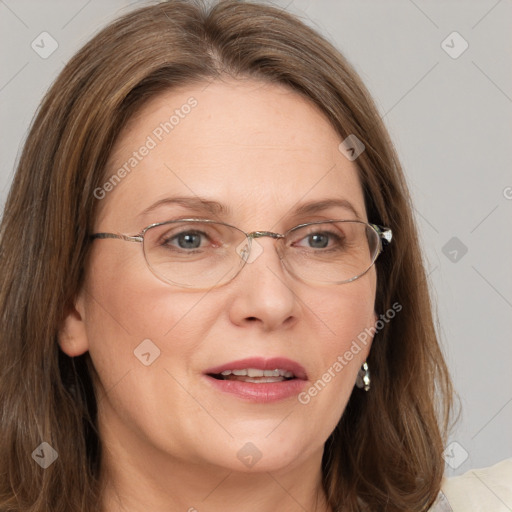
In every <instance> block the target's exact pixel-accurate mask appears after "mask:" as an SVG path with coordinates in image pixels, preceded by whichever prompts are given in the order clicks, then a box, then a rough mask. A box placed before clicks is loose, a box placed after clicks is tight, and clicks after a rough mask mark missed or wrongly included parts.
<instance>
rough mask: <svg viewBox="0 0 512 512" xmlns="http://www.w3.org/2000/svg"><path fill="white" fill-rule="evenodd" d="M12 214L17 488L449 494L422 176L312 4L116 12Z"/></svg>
mask: <svg viewBox="0 0 512 512" xmlns="http://www.w3.org/2000/svg"><path fill="white" fill-rule="evenodd" d="M1 233H2V235H1V236H2V246H1V260H2V271H1V283H2V286H1V311H2V329H1V341H0V353H1V355H0V361H1V363H0V368H1V370H0V379H1V381H0V382H1V384H0V403H1V404H2V405H1V407H2V414H1V416H0V418H1V420H0V421H1V423H0V431H1V435H0V454H1V455H2V460H3V462H4V464H3V465H2V469H1V471H2V473H1V478H0V510H2V511H3V510H12V511H29V510H30V511H43V510H44V511H47V510H52V511H70V510H73V511H75V510H76V511H78V510H79V511H84V512H85V511H93V510H94V511H97V510H104V511H107V510H108V511H121V510H123V511H137V510H152V511H157V512H158V511H163V510H166V511H168V510H189V511H194V510H198V511H202V510H223V511H229V510H235V509H236V510H240V509H242V510H244V511H252V510H258V511H266V510H269V511H270V510H285V511H295V510H310V511H343V512H345V511H359V510H372V511H373V510H389V511H405V510H418V511H419V510H428V509H429V508H431V507H432V506H433V504H434V502H435V501H436V499H437V500H438V501H437V505H435V506H437V507H438V510H441V508H439V507H445V506H448V505H446V502H445V499H444V496H443V494H440V488H441V482H442V478H443V469H444V461H443V458H442V452H443V446H444V441H445V439H446V436H447V432H448V428H449V425H450V413H451V408H452V385H451V381H450V378H449V375H448V372H447V368H446V364H445V362H444V359H443V356H442V353H441V351H440V349H439V345H438V342H437V339H436V334H435V329H434V324H433V318H432V312H431V304H430V302H429V296H428V289H427V283H426V278H425V271H424V268H423V265H422V257H421V252H420V248H419V245H418V240H417V234H416V228H415V225H414V222H413V219H412V214H411V204H410V198H409V194H408V191H407V186H406V183H405V180H404V177H403V174H402V171H401V167H400V164H399V162H398V159H397V157H396V154H395V152H394V149H393V146H392V144H391V142H390V140H389V138H388V135H387V133H386V131H385V128H384V127H383V124H382V122H381V120H380V118H379V115H378V113H377V111H376V108H375V106H374V104H373V101H372V100H371V98H370V96H369V94H368V92H367V90H366V89H365V87H364V85H363V84H362V83H361V81H360V79H359V78H358V76H357V75H356V73H355V72H354V70H353V69H352V68H351V67H350V66H349V64H348V63H347V62H346V60H345V59H344V58H343V57H342V56H341V55H340V54H339V53H338V52H337V51H336V50H335V49H334V48H333V47H332V46H330V45H329V44H328V43H327V42H326V41H325V40H324V39H323V38H321V37H320V36H319V35H318V34H317V33H315V32H314V31H312V30H311V29H310V28H308V27H306V26H305V25H304V24H302V23H301V22H300V21H298V20H297V19H295V18H294V17H292V16H290V15H289V14H287V13H285V12H283V11H280V10H278V9H275V8H271V7H268V6H262V5H257V4H249V3H238V2H235V1H223V2H220V3H218V4H217V5H215V6H213V7H211V8H206V7H205V6H202V5H200V4H197V3H191V2H181V1H169V2H165V3H161V4H159V5H155V6H151V7H145V8H142V9H139V10H137V11H134V12H132V13H130V14H128V15H126V16H124V17H123V18H121V19H119V20H118V21H116V22H114V23H113V24H111V25H110V26H108V27H107V28H106V29H104V30H103V31H101V32H100V33H99V34H98V35H96V36H95V37H94V38H93V39H92V40H91V41H90V42H89V43H88V44H87V45H86V46H85V47H84V48H83V49H82V50H81V51H80V52H79V53H78V54H77V55H76V56H75V57H74V58H73V59H72V60H71V61H70V62H69V64H68V65H67V66H66V67H65V69H64V70H63V71H62V73H61V75H60V76H59V77H58V79H57V80H56V82H55V84H54V85H53V86H52V88H51V89H50V91H49V92H48V94H47V96H46V98H45V99H44V101H43V103H42V105H41V108H40V110H39V112H38V115H37V117H36V119H35V121H34V124H33V127H32V129H31V132H30V134H29V137H28V140H27V143H26V145H25V148H24V151H23V154H22V156H21V159H20V162H19V167H18V170H17V173H16V175H15V178H14V182H13V185H12V188H11V192H10V195H9V198H8V201H7V203H6V207H5V213H4V218H3V222H2V228H1ZM443 502H444V503H445V504H444V505H443ZM446 510H449V508H446Z"/></svg>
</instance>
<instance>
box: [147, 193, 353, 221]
mask: <svg viewBox="0 0 512 512" xmlns="http://www.w3.org/2000/svg"><path fill="white" fill-rule="evenodd" d="M174 204H177V205H179V206H183V207H184V208H189V209H191V210H195V211H197V212H202V213H206V214H210V215H222V214H227V213H230V212H231V209H230V208H229V207H227V206H226V205H224V204H222V203H219V202H218V201H213V200H209V199H205V198H201V197H187V196H182V197H168V198H165V199H161V200H159V201H157V202H156V203H154V204H152V205H151V206H149V207H147V208H146V209H145V210H143V211H142V212H141V213H140V214H139V215H138V216H139V217H142V216H144V215H147V214H149V213H152V212H153V211H155V210H156V209H158V208H160V207H161V206H165V205H174ZM335 207H338V208H344V209H346V210H349V211H350V212H351V213H353V214H354V216H355V217H356V219H358V220H362V219H361V217H360V215H359V213H358V212H357V210H356V209H355V207H354V206H353V205H352V203H351V202H350V201H348V200H347V199H337V198H332V199H323V200H320V201H309V202H307V203H303V204H301V205H300V206H298V207H297V208H296V209H295V210H292V212H291V214H292V215H293V216H301V215H311V214H314V213H318V212H321V211H323V210H327V209H329V208H335Z"/></svg>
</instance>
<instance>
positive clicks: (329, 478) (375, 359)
mask: <svg viewBox="0 0 512 512" xmlns="http://www.w3.org/2000/svg"><path fill="white" fill-rule="evenodd" d="M222 75H229V76H232V77H249V78H250V77H254V78H257V79H259V80H266V81H269V82H274V83H280V84H284V85H286V86H288V87H289V88H291V89H293V90H295V91H297V92H298V93H300V94H302V95H304V96H305V97H307V98H309V99H310V101H312V102H313V103H314V104H315V105H316V106H317V107H318V108H319V109H320V110H321V111H322V112H323V113H324V114H325V116H326V117H327V118H328V119H329V121H330V122H331V124H332V126H333V127H334V129H335V130H336V131H337V133H338V134H339V135H340V137H341V138H343V139H344V138H345V137H347V136H348V135H349V134H354V135H356V136H357V137H358V138H359V139H360V140H361V141H362V142H363V143H364V145H365V147H366V150H365V151H364V152H363V153H362V154H361V155H360V156H359V157H358V159H357V161H356V162H355V163H356V164H357V167H358V169H359V173H360V179H361V183H362V184H363V189H364V194H365V204H366V209H367V214H368V218H369V219H370V222H374V223H377V224H382V225H385V226H389V227H390V228H391V229H392V230H393V242H392V244H391V245H389V246H388V247H386V249H385V251H384V252H383V254H381V256H380V257H379V259H378V260H377V263H376V265H377V275H378V284H377V295H376V303H375V310H376V312H377V313H383V312H385V311H387V310H389V308H391V306H392V304H394V303H399V304H400V305H401V306H402V307H403V311H402V312H401V313H400V314H397V315H396V317H395V318H394V319H393V320H392V321H390V322H388V323H386V325H385V326H384V328H383V329H382V330H380V331H379V332H378V333H377V334H376V336H375V340H374V343H373V346H372V350H371V353H370V355H369V359H368V363H369V365H370V368H371V371H372V374H371V376H372V388H371V391H370V392H368V393H364V392H362V391H359V390H356V391H354V392H353V393H352V396H351V398H350V400H349V403H348V405H347V407H346V410H345V412H344V414H343V416H342V418H341V420H340V421H339V424H338V425H337V427H336V429H335V430H334V432H333V433H332V435H331V436H330V438H329V439H328V441H327V443H326V447H325V451H324V458H323V462H322V465H323V467H322V469H323V484H324V488H325V491H326V494H327V498H328V501H329V503H330V504H331V506H332V507H333V508H334V509H337V507H339V506H341V504H343V510H346V511H359V510H375V511H377V510H387V511H405V510H408V511H409V510H415V511H420V510H426V509H427V508H428V507H429V506H430V505H431V504H432V503H433V501H434V500H435V497H436V495H437V493H438V491H439V489H440V483H441V478H442V476H443V470H444V462H443V459H442V451H443V443H444V441H445V439H446V435H447V433H448V429H449V428H450V418H451V409H452V394H453V391H452V385H451V381H450V378H449V375H448V371H447V367H446V364H445V361H444V359H443V355H442V353H441V350H440V347H439V344H438V340H437V336H436V331H435V325H434V321H433V314H432V305H431V302H430V298H429V291H428V286H427V279H426V275H425V271H424V265H423V262H422V253H421V250H420V246H419V243H418V238H417V232H416V227H415V224H414V221H413V217H412V213H411V212H412V206H411V202H410V197H409V193H408V190H407V186H406V183H405V180H404V176H403V173H402V170H401V167H400V163H399V161H398V158H397V156H396V154H395V151H394V149H393V145H392V143H391V141H390V140H389V137H388V134H387V132H386V129H385V128H384V126H383V123H382V121H381V119H380V117H379V115H378V113H377V109H376V107H375V105H374V103H373V101H372V99H371V98H370V96H369V93H368V92H367V90H366V88H365V86H364V85H363V84H362V82H361V80H360V78H359V77H358V76H357V74H356V72H355V71H354V70H353V68H352V67H351V66H350V65H349V63H348V62H347V61H346V59H345V58H344V57H343V56H342V55H340V53H339V52H338V51H337V50H336V49H335V48H333V47H332V46H331V45H330V44H329V43H328V42H326V41H325V40H324V39H323V38H322V37H321V36H320V35H318V34H317V33H316V32H315V31H313V30H312V29H310V28H308V27H307V26H306V25H305V24H303V23H302V22H301V21H299V20H298V19H297V18H295V17H293V16H292V15H290V14H288V13H286V12H284V11H282V10H280V9H277V8H274V7H270V6H263V5H258V4H252V3H244V2H238V1H234V0H228V1H221V2H219V3H218V4H216V5H214V6H213V7H209V8H208V7H206V6H205V5H203V4H202V3H200V2H186V1H179V0H172V1H168V2H164V3H160V4H158V5H154V6H149V7H144V8H141V9H138V10H136V11H133V12H131V13H129V14H127V15H125V16H123V17H122V18H120V19H119V20H117V21H115V22H114V23H112V24H111V25H109V26H108V27H106V28H105V29H104V30H102V31H101V32H100V33H99V34H98V35H96V36H95V37H94V38H93V39H92V40H91V41H90V42H89V43H88V44H86V45H85V47H84V48H83V49H82V50H80V51H79V52H78V54H77V55H76V56H75V57H74V58H73V59H72V60H71V61H70V62H69V63H68V64H67V65H66V67H65V68H64V70H63V71H62V72H61V74H60V76H59V77H58V78H57V80H56V82H55V83H54V84H53V86H52V87H51V89H50V90H49V92H48V93H47V95H46V97H45V98H44V100H43V102H42V104H41V106H40V108H39V111H38V113H37V116H36V117H35V120H34V122H33V126H32V128H31V131H30V133H29V136H28V139H27V142H26V144H25V147H24V150H23V152H22V154H21V157H20V161H19V165H18V169H17V172H16V175H15V177H14V181H13V184H12V187H11V190H10V194H9V197H8V200H7V203H6V206H5V211H4V216H3V220H2V225H1V234H0V236H1V248H0V269H1V270H0V284H1V286H0V289H1V292H0V311H1V325H0V460H1V461H2V462H1V464H0V510H2V511H24V512H25V511H34V512H35V511H38V512H43V511H45V512H46V511H48V510H51V511H52V512H61V511H62V512H69V511H70V510H73V511H83V512H86V511H87V512H89V511H93V510H98V508H99V502H100V498H101V480H100V477H99V472H100V461H101V442H100V439H99V438H98V435H97V432H96V427H95V426H96V399H97V397H95V395H94V389H93V386H92V384H91V367H90V366H91V365H90V359H89V357H88V355H87V354H85V355H83V356H80V357H75V358H70V357H68V356H66V355H64V354H63V353H62V352H61V351H60V349H59V347H58V343H57V335H58V332H59V328H60V326H61V324H62V321H63V318H64V317H65V315H66V312H67V311H69V307H70V304H72V303H73V301H74V298H75V296H76V294H77V292H78V291H79V289H80V287H81V285H82V283H83V278H84V268H85V262H86V258H87V255H88V250H89V247H90V241H89V238H88V235H89V234H90V232H91V231H90V230H91V227H92V225H93V224H94V220H95V212H96V209H97V199H96V198H95V196H94V190H95V189H96V188H97V187H100V186H101V185H102V183H103V181H104V176H103V174H104V172H105V164H106V161H107V158H108V156H109V154H110V153H111V150H112V147H113V145H114V142H115V141H116V138H117V136H118V134H119V133H120V130H121V129H122V128H123V126H124V125H125V124H126V122H127V120H128V119H130V117H131V116H132V115H133V114H134V112H135V111H136V110H137V109H138V108H140V107H141V105H143V104H144V103H145V102H146V101H147V99H148V98H150V97H152V96H154V95H155V94H157V93H159V92H161V91H163V90H166V89H169V88H172V87H176V86H180V85H186V84H190V83H192V82H204V81H209V80H212V79H215V78H216V77H221V76H222ZM42 441H46V442H48V443H49V444H50V445H51V446H52V447H53V448H54V449H55V450H56V451H57V452H58V460H57V462H56V463H54V464H52V465H51V466H50V467H49V468H48V469H46V470H42V469H41V468H40V467H39V466H38V465H37V464H36V463H35V462H34V460H33V459H32V457H31V453H32V452H33V451H34V449H35V448H36V447H37V446H38V445H40V443H41V442H42Z"/></svg>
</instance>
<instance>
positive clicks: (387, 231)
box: [90, 218, 393, 288]
mask: <svg viewBox="0 0 512 512" xmlns="http://www.w3.org/2000/svg"><path fill="white" fill-rule="evenodd" d="M178 222H190V223H193V222H204V223H212V224H221V225H223V226H226V227H229V228H233V229H236V230H237V231H240V232H241V233H243V234H244V235H245V237H246V239H247V240H248V241H249V242H248V245H249V252H248V254H247V257H245V258H243V257H241V258H240V259H241V260H242V261H243V262H244V263H243V265H241V267H240V270H239V271H238V272H237V273H236V274H235V275H234V276H233V277H232V278H231V279H229V280H228V281H226V282H225V283H223V284H227V283H229V282H231V281H232V280H233V279H235V277H237V276H238V274H239V273H240V272H241V271H242V269H243V268H244V267H245V265H246V264H247V260H248V259H249V257H250V254H251V249H252V240H254V239H256V238H262V237H270V238H274V239H282V238H286V236H287V235H288V234H289V233H291V232H292V231H295V230H297V229H300V228H303V227H306V226H314V225H315V224H327V223H334V222H357V223H359V224H364V225H366V226H368V227H370V228H372V229H373V230H374V231H375V232H376V233H377V235H378V237H379V247H378V250H377V254H376V255H375V257H374V258H373V261H372V264H371V265H370V266H369V267H368V268H367V269H366V270H365V271H364V272H362V273H361V274H359V275H357V276H355V277H353V278H351V279H348V280H345V281H341V282H334V283H331V284H347V283H350V282H352V281H355V280H356V279H359V278H360V277H362V276H364V275H365V274H366V273H367V272H368V271H369V270H370V269H371V268H372V267H373V265H375V262H376V261H377V258H378V257H379V255H380V254H381V253H382V251H383V250H384V247H385V246H387V245H389V244H390V243H391V240H392V239H393V232H392V230H391V228H388V227H385V226H381V225H379V224H373V223H370V222H366V221H363V220H359V219H330V220H318V221H313V222H306V223H303V224H298V225H297V226H294V227H293V228H290V229H288V230H287V231H286V232H285V233H284V234H282V233H274V232H273V231H251V232H250V233H246V232H245V231H244V230H243V229H240V228H238V227H236V226H233V225H232V224H228V223H226V222H221V221H217V220H212V219H199V218H187V219H175V220H167V221H164V222H155V223H153V224H150V225H149V226H146V227H145V228H143V229H142V231H141V232H140V233H138V234H137V235H124V234H122V233H106V232H102V233H93V234H91V235H90V238H91V239H93V240H101V239H108V238H112V239H116V240H124V241H126V242H137V243H142V244H143V250H142V252H143V254H144V261H145V262H146V265H147V266H148V268H149V270H150V271H151V272H152V273H153V274H154V275H155V277H157V278H158V279H160V280H161V281H162V282H164V283H166V284H169V285H173V286H178V287H182V288H189V287H188V286H186V285H182V284H179V283H173V282H170V281H168V280H165V279H164V278H163V277H161V276H159V275H158V274H157V273H156V272H155V271H154V269H153V268H152V267H151V265H150V264H149V262H148V260H147V256H146V251H144V236H145V234H146V232H147V231H148V230H150V229H152V228H155V227H158V226H163V225H166V224H174V223H178ZM295 277H298V278H299V279H301V280H303V279H302V278H301V277H299V276H295ZM215 286H218V285H214V286H213V287H212V288H214V287H215ZM190 288H192V287H190ZM193 288H195V287H193Z"/></svg>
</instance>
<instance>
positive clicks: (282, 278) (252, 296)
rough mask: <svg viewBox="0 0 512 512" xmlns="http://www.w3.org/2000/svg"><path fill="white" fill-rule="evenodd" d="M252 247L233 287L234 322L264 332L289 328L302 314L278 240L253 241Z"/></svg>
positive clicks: (232, 315) (231, 313)
mask: <svg viewBox="0 0 512 512" xmlns="http://www.w3.org/2000/svg"><path fill="white" fill-rule="evenodd" d="M251 245H252V248H251V255H250V257H249V259H248V262H247V263H246V264H245V266H244V268H243V269H242V271H241V272H240V273H239V274H238V275H237V276H236V278H235V279H234V280H233V281H232V282H231V284H230V286H231V289H232V293H233V300H232V302H231V303H230V304H231V305H230V312H229V314H230V318H231V321H232V322H233V323H235V324H236V325H239V326H243V325H249V324H257V325H259V326H260V328H262V329H263V330H265V331H270V330H274V329H279V328H287V327H289V326H291V325H292V324H294V323H295V322H296V321H297V319H298V315H299V310H300V305H299V302H298V298H297V290H296V289H294V288H296V283H295V282H294V279H293V278H292V277H291V276H290V275H289V274H288V273H287V272H286V270H285V269H284V267H283V264H282V262H281V259H280V257H279V254H278V252H277V250H276V240H275V239H273V238H258V239H257V240H254V239H253V240H252V244H251Z"/></svg>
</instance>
